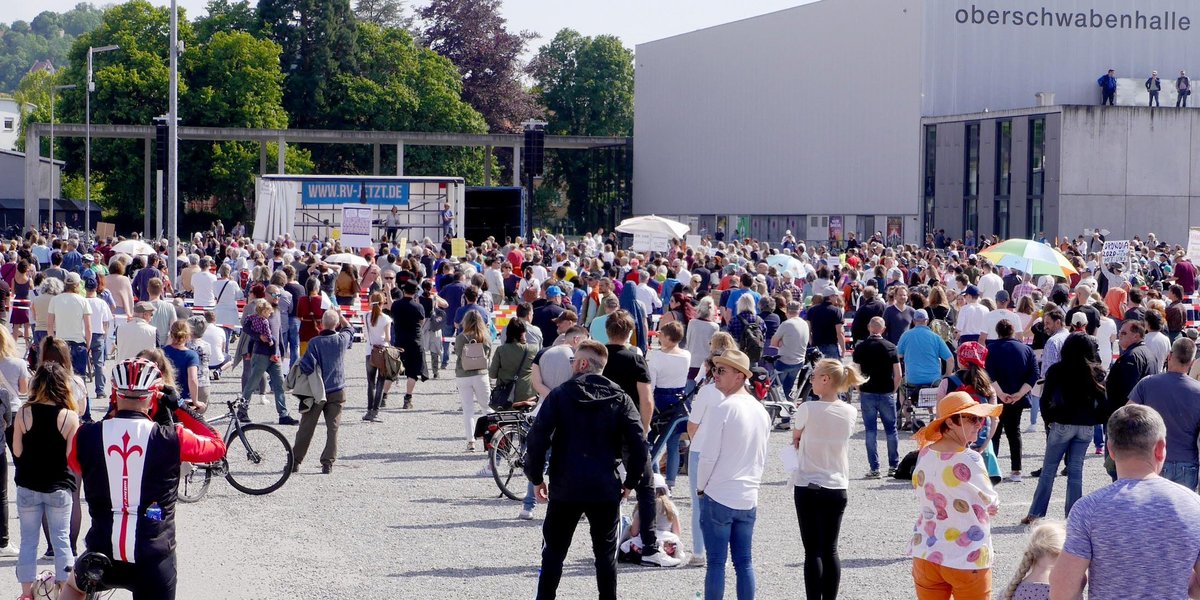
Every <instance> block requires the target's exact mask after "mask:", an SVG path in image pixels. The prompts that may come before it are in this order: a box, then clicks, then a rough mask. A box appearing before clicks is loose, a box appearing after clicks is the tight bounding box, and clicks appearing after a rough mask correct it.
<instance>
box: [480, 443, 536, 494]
mask: <svg viewBox="0 0 1200 600" xmlns="http://www.w3.org/2000/svg"><path fill="white" fill-rule="evenodd" d="M488 459H489V460H490V461H491V464H492V479H495V480H496V487H499V488H500V493H502V494H504V495H505V496H508V497H509V498H512V499H513V500H524V499H525V491H526V487H527V483H528V480H527V479H526V478H525V434H524V433H522V432H521V430H520V428H518V427H517V426H515V425H506V426H504V427H501V428H500V429H499V430H497V431H496V433H495V434H493V436H492V448H491V450H488Z"/></svg>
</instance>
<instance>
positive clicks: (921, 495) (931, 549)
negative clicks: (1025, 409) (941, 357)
mask: <svg viewBox="0 0 1200 600" xmlns="http://www.w3.org/2000/svg"><path fill="white" fill-rule="evenodd" d="M1000 409H1001V407H1000V406H999V405H993V404H980V403H979V402H976V401H975V400H974V399H973V398H972V397H971V396H970V395H969V394H967V393H965V392H953V393H950V394H947V395H946V397H945V398H942V399H941V401H939V402H938V406H937V418H935V419H934V420H933V421H932V422H930V423H929V425H926V426H925V427H923V428H922V429H921V430H920V431H918V432H917V433H916V435H915V436H914V437H915V439H916V440H917V443H918V444H919V445H920V446H921V450H920V453H919V454H918V457H917V464H916V466H915V467H914V468H913V480H912V481H913V487H914V488H915V489H916V492H917V502H918V504H919V505H920V515H919V516H918V517H917V523H916V525H915V526H914V527H913V535H912V538H911V539H910V540H909V546H908V555H909V556H911V557H912V559H913V568H912V574H913V582H914V584H915V585H916V592H917V598H918V600H931V599H933V598H939V599H942V598H948V597H950V595H951V594H952V595H953V596H954V598H957V599H959V600H975V599H979V600H984V599H987V598H990V597H991V592H992V569H991V567H992V540H991V526H990V522H991V517H992V516H994V515H995V514H996V512H997V510H998V509H999V507H1000V498H999V496H998V495H997V494H996V492H995V490H993V489H992V482H991V481H990V480H989V479H988V474H987V467H986V466H985V465H984V462H983V457H981V456H980V455H979V453H978V452H976V451H974V450H971V449H970V446H971V444H973V443H974V442H975V440H976V438H977V437H978V435H979V430H980V428H982V427H983V423H984V420H985V419H988V418H990V417H996V416H998V415H999V413H1000Z"/></svg>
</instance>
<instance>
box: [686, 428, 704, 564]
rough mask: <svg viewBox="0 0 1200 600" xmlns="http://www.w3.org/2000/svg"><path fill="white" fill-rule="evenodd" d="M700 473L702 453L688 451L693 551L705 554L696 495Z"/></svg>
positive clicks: (698, 503)
mask: <svg viewBox="0 0 1200 600" xmlns="http://www.w3.org/2000/svg"><path fill="white" fill-rule="evenodd" d="M699 475H700V453H699V452H696V451H695V450H691V451H689V452H688V488H689V489H690V490H691V492H692V506H694V507H695V510H693V511H692V552H694V553H695V554H696V555H697V556H704V532H702V531H701V530H700V497H699V496H697V495H696V477H697V476H699Z"/></svg>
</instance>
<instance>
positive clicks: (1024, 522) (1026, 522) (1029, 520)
mask: <svg viewBox="0 0 1200 600" xmlns="http://www.w3.org/2000/svg"><path fill="white" fill-rule="evenodd" d="M1039 518H1041V517H1035V516H1033V515H1025V518H1024V519H1021V524H1022V525H1030V524H1032V523H1033V522H1034V521H1036V520H1038V519H1039Z"/></svg>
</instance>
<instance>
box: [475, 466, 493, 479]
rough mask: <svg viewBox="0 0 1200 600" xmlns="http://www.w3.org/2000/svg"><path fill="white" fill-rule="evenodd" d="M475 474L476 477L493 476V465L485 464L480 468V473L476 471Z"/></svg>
mask: <svg viewBox="0 0 1200 600" xmlns="http://www.w3.org/2000/svg"><path fill="white" fill-rule="evenodd" d="M475 476H476V477H491V476H492V465H483V468H482V469H480V470H479V472H478V473H475Z"/></svg>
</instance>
